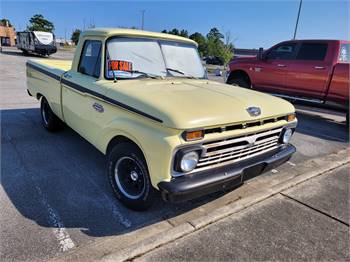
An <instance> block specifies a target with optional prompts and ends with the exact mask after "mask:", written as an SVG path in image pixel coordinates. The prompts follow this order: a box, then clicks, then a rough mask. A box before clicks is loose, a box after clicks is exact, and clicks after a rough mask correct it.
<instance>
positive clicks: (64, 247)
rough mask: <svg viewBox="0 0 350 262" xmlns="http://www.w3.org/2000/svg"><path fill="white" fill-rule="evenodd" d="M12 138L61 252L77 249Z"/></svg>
mask: <svg viewBox="0 0 350 262" xmlns="http://www.w3.org/2000/svg"><path fill="white" fill-rule="evenodd" d="M9 138H10V140H9V141H10V143H11V144H12V146H13V148H14V150H15V151H16V153H17V156H18V158H19V161H20V162H21V163H22V166H23V168H24V171H25V172H26V173H27V174H28V175H29V176H28V177H29V179H30V181H31V182H32V184H33V185H34V187H35V189H36V191H37V193H38V195H39V197H40V201H41V204H42V205H43V206H44V207H46V211H47V212H48V223H49V224H50V226H51V227H54V229H53V234H54V236H55V238H56V239H57V241H58V244H59V246H60V250H61V251H63V252H65V251H68V250H69V249H72V248H74V247H75V244H74V242H73V240H72V239H71V237H70V235H69V233H68V232H67V230H66V228H65V227H64V224H63V222H62V220H61V218H60V215H59V214H58V212H57V211H56V210H54V209H53V208H52V206H51V205H50V203H49V202H48V200H47V197H46V195H45V194H44V193H43V192H42V190H41V188H40V187H39V185H38V183H37V182H36V180H35V178H34V176H33V175H32V173H31V172H30V171H29V170H28V168H27V167H26V164H25V161H24V160H23V159H22V156H21V155H20V153H19V150H18V149H17V147H16V145H15V143H13V141H12V139H11V137H9Z"/></svg>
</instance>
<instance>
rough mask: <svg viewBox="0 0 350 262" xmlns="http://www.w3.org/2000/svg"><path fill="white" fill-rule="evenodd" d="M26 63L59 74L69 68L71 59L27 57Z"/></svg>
mask: <svg viewBox="0 0 350 262" xmlns="http://www.w3.org/2000/svg"><path fill="white" fill-rule="evenodd" d="M27 63H28V64H31V65H34V66H37V67H40V68H41V69H43V70H46V71H48V72H51V73H54V74H55V75H58V76H61V75H62V74H63V73H64V72H66V71H68V70H70V69H71V66H72V61H71V60H56V59H55V60H54V59H52V60H51V59H29V60H28V62H27Z"/></svg>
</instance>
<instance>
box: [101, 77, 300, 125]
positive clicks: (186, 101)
mask: <svg viewBox="0 0 350 262" xmlns="http://www.w3.org/2000/svg"><path fill="white" fill-rule="evenodd" d="M103 81H104V82H105V83H103V84H102V85H106V87H107V90H108V91H107V92H106V96H108V97H109V98H112V99H114V100H117V101H119V102H121V103H123V104H125V105H128V106H130V107H132V108H134V109H137V110H139V111H141V112H143V113H146V114H148V115H150V116H153V117H155V118H158V119H160V120H162V122H163V124H164V125H165V126H167V127H170V128H176V129H192V128H201V127H210V126H216V125H222V124H231V123H238V122H245V121H253V120H256V119H262V118H268V117H271V116H280V115H284V114H288V113H292V112H294V107H293V106H292V105H291V104H290V103H289V102H287V101H285V100H282V99H280V98H276V97H273V96H270V95H266V94H263V93H260V92H256V91H252V90H248V89H244V88H240V87H234V86H231V85H227V84H221V83H218V82H213V81H208V80H188V79H185V80H182V79H173V80H170V79H167V80H153V79H143V80H121V81H118V82H117V83H113V82H112V81H105V80H103ZM252 106H254V107H259V108H260V109H261V115H260V116H258V117H252V116H250V115H249V113H248V111H247V108H248V107H252Z"/></svg>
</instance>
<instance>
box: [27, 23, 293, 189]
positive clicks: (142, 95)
mask: <svg viewBox="0 0 350 262" xmlns="http://www.w3.org/2000/svg"><path fill="white" fill-rule="evenodd" d="M111 36H134V37H151V38H157V39H158V38H160V39H166V40H170V41H181V42H186V43H189V44H193V45H195V42H193V41H192V40H189V39H187V38H183V37H178V36H173V35H168V34H161V33H152V32H146V31H138V30H126V29H91V30H88V31H86V32H84V33H83V34H82V35H81V38H80V41H79V44H78V46H77V49H76V56H75V58H74V60H73V61H63V60H47V59H41V60H40V59H38V60H30V62H29V63H31V64H33V65H36V66H38V67H40V68H42V69H45V70H46V71H48V72H51V73H54V74H56V75H57V76H61V75H62V74H63V73H64V72H66V71H68V73H69V74H70V75H71V76H72V77H71V78H70V79H67V80H69V81H71V82H74V83H77V84H79V85H81V86H83V87H85V88H87V89H90V90H92V91H94V92H97V93H99V94H102V95H104V96H106V97H109V98H112V99H114V100H117V101H119V102H121V103H123V104H126V105H128V106H131V107H133V108H136V109H138V110H140V111H141V112H144V113H147V114H149V115H151V116H154V117H156V118H159V119H161V120H162V121H163V123H159V122H156V121H154V120H151V119H149V118H146V117H144V116H141V115H138V114H136V113H133V112H130V111H128V110H126V109H123V108H120V107H118V106H115V105H112V104H110V103H108V102H106V101H104V100H102V99H100V98H97V97H95V96H92V95H90V94H87V93H82V92H79V91H77V90H75V89H72V88H70V87H68V86H66V85H61V84H60V82H59V81H57V80H55V79H53V78H51V77H49V76H47V75H44V74H42V73H40V72H38V71H37V70H34V69H32V68H30V67H27V76H28V77H27V79H28V80H27V82H28V89H29V91H30V92H31V94H33V95H34V96H37V94H41V95H43V96H45V97H46V98H47V99H48V101H49V103H50V106H51V108H52V109H53V111H54V112H55V114H56V115H57V116H59V117H60V118H61V119H62V120H63V121H65V122H66V123H67V124H68V125H69V126H70V127H72V128H73V129H74V130H75V131H77V132H78V133H79V134H80V135H81V136H83V137H84V138H85V139H87V140H88V141H89V142H90V143H91V144H93V145H94V146H95V147H96V148H97V149H98V150H100V151H101V152H102V153H106V149H107V146H108V143H109V142H110V141H111V139H113V138H114V137H116V136H125V137H127V138H129V139H131V140H132V141H134V142H135V143H136V144H137V145H138V146H139V147H140V149H141V150H142V152H143V154H144V156H145V159H146V161H147V165H148V169H149V172H150V176H151V180H152V185H153V186H154V187H155V188H157V184H158V183H159V182H160V181H169V180H170V179H171V169H172V167H171V163H172V158H173V154H174V150H175V149H176V148H178V147H179V146H186V145H191V144H198V143H203V142H205V141H208V140H215V139H224V138H227V137H233V136H241V135H243V134H246V133H250V132H257V131H260V130H264V129H270V128H274V127H278V126H283V125H286V124H287V122H286V121H279V122H276V123H270V124H266V125H264V126H259V127H251V128H246V129H244V130H233V131H227V132H223V133H213V134H209V135H205V137H204V139H203V140H200V141H193V142H186V141H184V140H183V139H182V137H181V134H182V132H183V131H184V130H192V129H200V128H211V127H216V126H224V125H228V124H235V123H237V124H238V123H242V122H244V123H246V122H252V121H257V120H262V119H265V118H270V117H275V116H276V117H277V116H282V115H287V114H290V113H293V112H294V111H295V110H294V107H293V106H292V105H291V104H290V103H288V102H287V101H285V100H282V99H279V98H276V97H273V96H270V95H266V94H263V93H259V92H256V91H252V90H247V89H243V88H240V87H233V86H230V85H226V84H220V83H217V82H213V81H209V80H196V79H180V78H166V79H133V80H132V79H131V80H120V81H118V82H117V83H114V82H113V81H112V80H105V79H104V76H103V72H104V64H105V63H104V62H102V63H101V72H102V73H101V76H100V78H99V79H95V78H92V77H89V76H86V75H83V74H81V73H79V72H77V70H76V69H77V67H78V63H79V56H80V52H81V49H82V45H83V42H84V41H85V39H94V40H100V41H101V42H102V45H103V46H102V50H103V52H102V53H103V54H102V58H103V59H104V55H105V54H104V49H105V48H104V46H105V42H106V39H108V38H109V37H111ZM61 86H62V88H61ZM62 101H63V103H61V102H62ZM94 103H98V104H99V105H101V106H102V107H103V109H104V112H103V113H101V112H98V111H96V110H95V109H94V108H93V104H94ZM250 106H258V107H260V108H261V115H260V116H259V117H251V116H250V115H249V114H248V112H247V111H246V108H247V107H250ZM296 121H297V120H296V119H295V120H294V121H293V123H296Z"/></svg>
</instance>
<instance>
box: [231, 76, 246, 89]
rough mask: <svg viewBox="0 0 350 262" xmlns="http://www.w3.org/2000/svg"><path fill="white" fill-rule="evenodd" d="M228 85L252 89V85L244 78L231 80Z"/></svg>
mask: <svg viewBox="0 0 350 262" xmlns="http://www.w3.org/2000/svg"><path fill="white" fill-rule="evenodd" d="M227 83H228V84H229V85H234V86H240V87H244V88H251V85H250V84H249V82H248V81H247V80H246V79H244V78H243V77H238V78H232V79H229V80H228V81H227Z"/></svg>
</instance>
